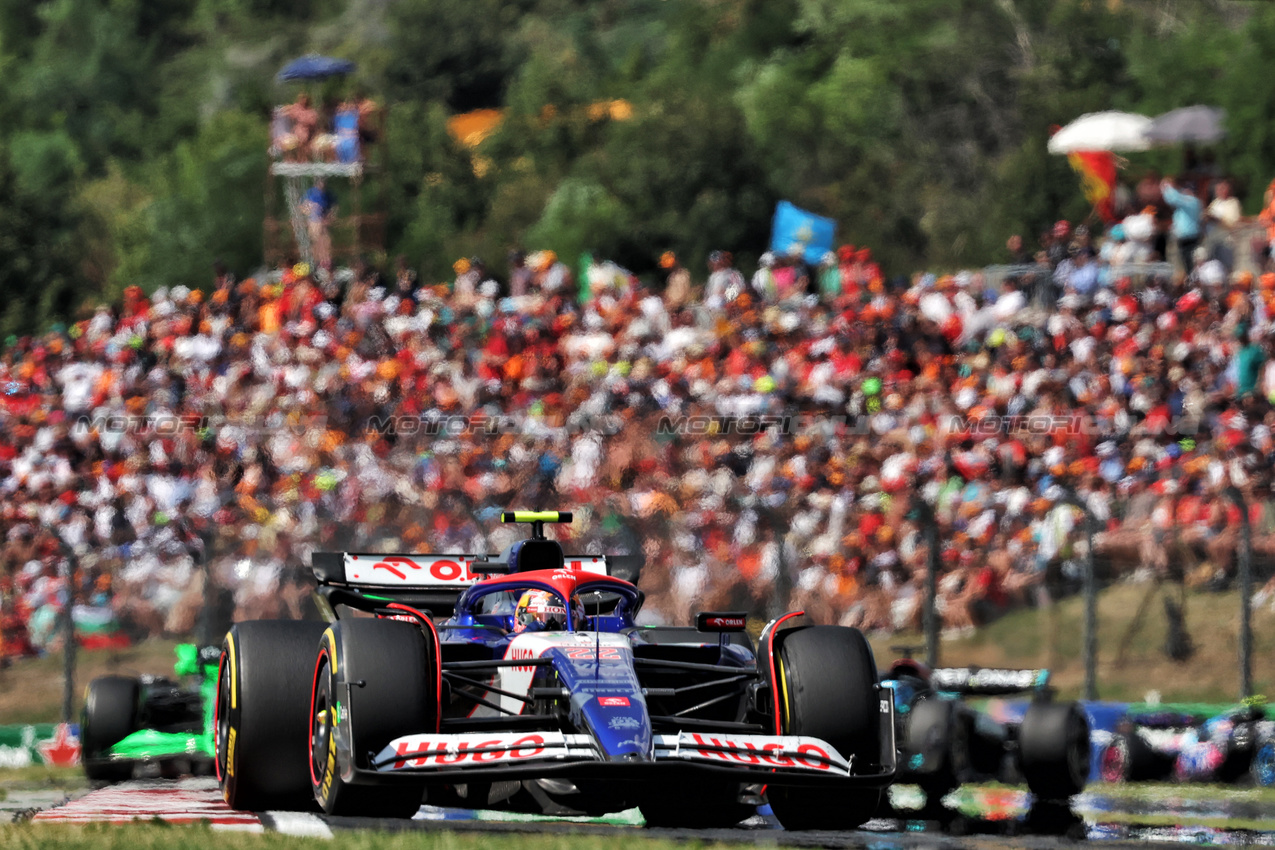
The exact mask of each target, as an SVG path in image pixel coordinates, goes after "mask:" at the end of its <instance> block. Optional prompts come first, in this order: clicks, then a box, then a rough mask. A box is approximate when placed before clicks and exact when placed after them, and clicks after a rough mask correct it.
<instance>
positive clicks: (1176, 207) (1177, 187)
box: [1160, 179, 1201, 268]
mask: <svg viewBox="0 0 1275 850" xmlns="http://www.w3.org/2000/svg"><path fill="white" fill-rule="evenodd" d="M1160 194H1161V195H1163V196H1164V200H1165V201H1166V202H1167V203H1168V204H1169V206H1171V207H1173V231H1172V232H1173V239H1174V241H1175V242H1176V243H1177V246H1178V262H1179V264H1180V265H1181V266H1183V267H1184V268H1190V267H1191V259H1192V257H1194V256H1195V249H1196V248H1197V247H1198V246H1199V244H1200V235H1201V234H1200V213H1201V204H1200V199H1199V198H1198V197H1197V196H1196V194H1195V189H1194V188H1193V187H1192V186H1191V184H1190V183H1189V182H1187V181H1183V180H1177V181H1175V180H1171V179H1166V180H1163V181H1161V183H1160Z"/></svg>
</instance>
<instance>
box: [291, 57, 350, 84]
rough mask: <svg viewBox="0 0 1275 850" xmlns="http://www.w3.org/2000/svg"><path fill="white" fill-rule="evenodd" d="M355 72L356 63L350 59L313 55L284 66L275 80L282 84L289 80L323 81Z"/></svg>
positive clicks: (294, 60)
mask: <svg viewBox="0 0 1275 850" xmlns="http://www.w3.org/2000/svg"><path fill="white" fill-rule="evenodd" d="M353 70H354V63H353V62H351V61H350V60H349V59H334V58H333V57H331V56H320V55H318V54H317V53H311V54H308V55H306V56H302V57H301V58H300V59H293V60H292V61H291V62H289V63H288V64H287V65H284V66H283V69H282V70H280V71H279V73H278V75H277V76H276V77H275V79H276V80H278V81H279V82H281V83H283V82H287V81H288V80H321V79H323V78H324V77H336V76H340V75H342V74H348V73H350V72H351V71H353Z"/></svg>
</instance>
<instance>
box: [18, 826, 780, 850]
mask: <svg viewBox="0 0 1275 850" xmlns="http://www.w3.org/2000/svg"><path fill="white" fill-rule="evenodd" d="M510 839H511V836H507V835H492V834H490V833H464V832H445V831H438V832H435V831H432V830H430V831H416V830H412V831H407V832H364V831H359V832H342V833H341V834H340V836H339V838H338V840H339V841H340V842H341V844H342V845H343V846H347V847H358V848H359V850H488V848H490V847H491V846H493V844H495V843H497V842H499V843H505V842H508V841H509V840H510ZM514 840H515V841H516V843H517V845H518V848H519V850H596V848H597V846H598V842H599V837H598V836H597V835H590V834H584V833H582V834H576V835H572V834H561V833H554V834H551V835H535V834H522V833H520V834H519V835H517V836H516V838H515V839H514ZM0 844H3V846H4V847H6V848H12V850H45V848H56V850H206V848H210V847H216V848H225V850H313V848H314V847H315V840H314V839H313V838H303V837H296V836H289V835H280V834H278V833H271V832H267V833H246V832H233V831H224V830H214V829H211V828H209V827H208V826H203V825H199V826H166V825H163V824H156V823H135V824H90V825H87V826H65V825H60V824H33V823H22V824H14V825H13V826H5V827H0ZM625 846H626V847H634V848H638V850H688V848H703V850H717V848H720V849H721V850H727V848H744V847H749V848H753V847H755V846H756V845H754V844H752V843H748V844H744V843H740V844H722V843H712V844H708V843H701V842H696V841H691V842H685V841H676V842H675V841H669V840H667V839H661V838H647V837H645V836H644V835H643V834H642V833H641V831H640V830H637V829H634V830H633V833H632V835H626V836H625Z"/></svg>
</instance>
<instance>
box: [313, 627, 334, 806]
mask: <svg viewBox="0 0 1275 850" xmlns="http://www.w3.org/2000/svg"><path fill="white" fill-rule="evenodd" d="M331 678H332V677H331V676H330V675H329V667H328V658H327V652H326V650H325V651H324V652H321V653H320V654H319V662H318V665H317V669H316V670H315V672H314V695H313V698H312V700H311V706H310V781H311V782H313V783H314V787H315V788H318V787H319V784H320V783H321V782H322V781H323V776H324V773H325V771H326V770H327V766H328V754H329V752H330V751H331V748H332V725H333V723H334V721H335V718H334V717H333V716H332V715H333V712H332V705H331V684H332V683H331Z"/></svg>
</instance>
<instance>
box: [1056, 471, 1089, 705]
mask: <svg viewBox="0 0 1275 850" xmlns="http://www.w3.org/2000/svg"><path fill="white" fill-rule="evenodd" d="M1061 501H1062V502H1064V503H1066V504H1068V505H1071V506H1073V507H1076V508H1079V509H1080V510H1081V511H1082V512H1083V513H1084V515H1085V516H1084V523H1085V544H1086V545H1085V632H1084V654H1085V694H1084V697H1085V699H1087V700H1096V699H1097V698H1098V580H1097V576H1096V575H1095V574H1094V553H1093V535H1094V526H1095V525H1096V524H1097V517H1095V516H1094V515H1093V513H1092V512H1091V511H1090V510H1089V506H1088V505H1086V504H1085V503H1084V502H1082V501H1081V500H1080V497H1078V496H1077V495H1076V494H1075V493H1074V492H1073V491H1071V490H1067V491H1066V492H1065V495H1064V496H1063V498H1062V499H1061Z"/></svg>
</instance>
